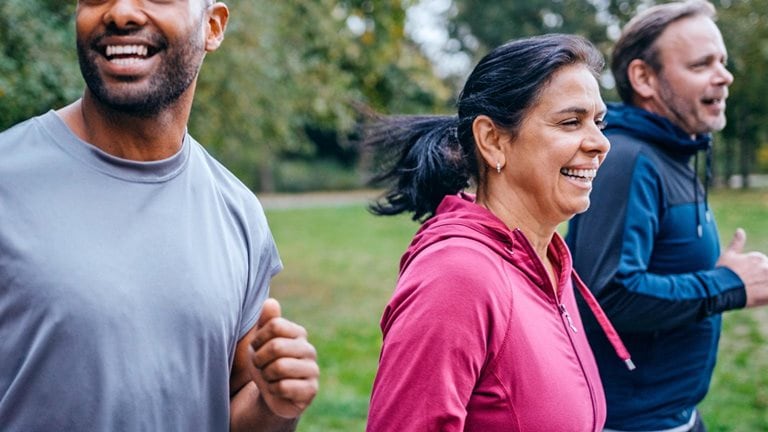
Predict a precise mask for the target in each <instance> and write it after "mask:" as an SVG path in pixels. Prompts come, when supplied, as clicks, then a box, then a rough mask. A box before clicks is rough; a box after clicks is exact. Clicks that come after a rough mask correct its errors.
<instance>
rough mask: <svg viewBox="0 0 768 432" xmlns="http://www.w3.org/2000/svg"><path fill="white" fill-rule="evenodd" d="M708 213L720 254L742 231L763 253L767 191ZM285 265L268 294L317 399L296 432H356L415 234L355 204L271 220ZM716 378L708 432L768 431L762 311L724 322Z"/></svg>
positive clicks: (727, 198) (733, 195) (723, 195)
mask: <svg viewBox="0 0 768 432" xmlns="http://www.w3.org/2000/svg"><path fill="white" fill-rule="evenodd" d="M710 203H711V206H712V208H713V209H714V212H715V215H716V217H717V220H718V224H719V226H720V231H721V235H722V236H723V239H722V240H723V244H724V245H726V244H727V243H728V242H729V241H730V237H731V235H732V233H733V231H734V229H735V228H736V227H738V226H741V227H743V228H745V229H746V230H747V235H748V240H747V247H748V248H749V249H757V250H761V251H768V191H750V192H735V191H716V192H714V193H712V195H711V197H710ZM267 216H268V218H269V221H270V225H271V227H272V231H273V233H274V236H275V239H276V241H277V243H278V247H279V249H280V252H281V256H282V258H283V262H284V264H285V271H284V272H283V273H281V274H280V275H278V276H277V277H276V278H275V280H274V281H273V284H272V289H273V296H275V297H276V298H278V299H279V300H280V301H281V303H282V305H283V311H284V314H285V315H286V316H287V317H289V318H291V319H294V320H296V321H298V322H300V323H301V324H302V325H304V326H306V327H307V329H308V330H309V331H310V338H311V341H312V342H313V343H314V345H315V346H316V347H317V350H318V355H319V362H320V367H321V369H322V375H321V383H320V385H321V388H320V393H319V395H318V396H317V398H316V399H315V402H314V403H313V404H312V406H311V407H310V409H309V410H308V411H307V412H306V413H305V415H304V418H303V420H302V422H301V424H300V425H299V431H303V432H307V431H323V432H326V431H362V430H364V428H365V418H366V413H367V409H368V398H369V395H370V390H371V383H372V381H373V377H374V374H375V370H376V364H377V361H378V354H379V347H380V344H381V333H380V331H379V326H378V323H379V318H380V317H381V312H382V310H383V308H384V305H385V304H386V302H387V300H388V299H389V296H390V293H391V292H392V288H393V287H394V284H395V280H396V277H397V265H398V260H399V258H400V255H401V254H402V252H403V251H404V249H405V248H406V246H407V245H408V243H409V241H410V238H411V236H412V235H413V233H414V232H415V230H416V229H417V228H418V225H417V224H416V223H415V222H412V221H411V220H410V219H408V218H407V217H394V218H384V217H374V216H372V215H370V214H369V213H368V212H367V211H366V210H365V208H364V206H363V205H362V204H344V205H341V206H338V207H317V208H297V209H279V210H278V209H274V210H268V211H267ZM724 322H725V331H724V333H723V336H722V339H721V350H720V354H719V358H718V366H717V371H716V374H715V377H714V380H713V383H712V388H711V391H710V394H709V396H708V397H707V399H706V401H705V402H704V404H703V405H702V407H701V409H702V411H703V415H704V417H705V420H706V422H707V424H708V427H709V430H710V431H713V432H716V431H768V343H766V342H767V341H766V339H767V338H768V308H766V310H749V311H736V312H730V313H728V314H726V316H725V319H724Z"/></svg>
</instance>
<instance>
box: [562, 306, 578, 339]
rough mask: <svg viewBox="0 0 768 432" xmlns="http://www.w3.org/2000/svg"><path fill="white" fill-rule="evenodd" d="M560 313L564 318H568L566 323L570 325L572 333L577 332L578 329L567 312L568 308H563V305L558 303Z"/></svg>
mask: <svg viewBox="0 0 768 432" xmlns="http://www.w3.org/2000/svg"><path fill="white" fill-rule="evenodd" d="M559 306H560V314H561V315H563V316H564V317H565V319H566V320H568V325H569V326H570V327H571V330H573V332H574V333H578V332H579V330H578V329H577V328H576V326H575V325H573V320H571V314H569V313H568V309H566V308H565V305H564V304H562V303H560V305H559Z"/></svg>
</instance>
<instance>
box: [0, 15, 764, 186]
mask: <svg viewBox="0 0 768 432" xmlns="http://www.w3.org/2000/svg"><path fill="white" fill-rule="evenodd" d="M75 3H76V2H74V1H73V2H61V1H58V0H3V1H2V2H0V130H2V129H5V128H7V127H9V126H11V125H12V124H14V123H16V122H18V121H20V120H23V119H25V118H27V117H29V116H32V115H36V114H40V113H42V112H45V111H47V110H48V109H51V108H58V107H60V106H63V105H65V104H66V103H68V102H70V101H71V100H74V99H75V98H77V97H78V96H79V95H80V94H81V93H82V86H83V84H82V79H81V78H80V73H79V70H78V66H77V59H76V54H75V49H74V30H73V20H72V17H73V12H74V8H75ZM226 3H227V4H228V5H229V7H230V10H231V18H230V26H229V28H228V31H227V35H226V40H225V42H224V45H223V46H222V48H221V49H220V50H218V51H216V52H214V53H212V54H210V55H209V57H208V59H207V60H206V62H205V64H204V66H203V71H202V73H201V77H200V82H199V85H198V94H197V98H196V101H195V106H194V108H193V113H192V118H191V120H190V125H189V127H190V131H191V132H192V134H193V135H194V136H195V137H197V138H198V139H199V140H200V141H201V142H202V143H203V144H204V145H206V147H207V148H208V149H209V150H210V151H211V153H213V154H214V155H216V156H217V157H218V158H219V159H221V160H222V161H223V162H224V163H225V164H226V165H227V166H229V167H230V168H231V169H232V170H233V171H234V172H235V173H236V174H237V175H238V176H239V177H240V178H241V179H243V181H244V182H245V183H246V184H248V185H249V186H251V187H252V188H253V189H254V190H257V191H302V190H317V189H349V188H355V187H360V186H363V185H364V180H365V178H366V171H367V170H366V168H367V164H368V158H367V157H366V154H365V152H363V151H361V149H360V148H359V147H358V146H357V144H356V142H357V141H356V138H358V133H359V124H360V121H361V120H362V119H363V117H364V116H365V115H368V114H372V113H383V114H388V113H437V112H441V113H444V112H452V110H453V101H454V99H455V95H456V94H457V92H458V90H459V89H460V86H461V84H462V83H463V79H464V77H465V74H466V73H468V71H469V70H468V67H471V65H472V64H474V62H475V61H476V60H477V59H479V57H480V56H482V55H483V54H485V53H486V52H487V51H488V49H490V48H492V47H494V46H497V45H499V44H501V43H503V42H504V41H506V40H509V39H512V38H515V37H520V36H527V35H534V34H541V33H547V32H566V33H578V34H582V35H584V36H586V37H588V38H589V39H590V40H592V41H593V42H595V44H596V45H598V47H600V48H601V49H602V50H603V51H604V52H605V53H606V55H608V54H609V53H610V47H611V44H612V43H613V41H614V40H615V38H616V37H617V36H618V32H619V29H620V26H621V25H622V24H623V23H624V22H626V20H627V19H628V17H630V16H631V15H632V14H633V13H634V12H635V11H636V10H638V8H643V7H647V6H648V5H649V4H652V3H653V2H649V1H644V0H627V1H617V0H551V1H544V0H525V1H523V0H515V1H508V2H488V1H479V0H287V1H280V2H272V1H264V0H229V1H227V2H226ZM428 4H432V6H434V7H433V9H434V10H438V11H439V12H438V15H439V16H438V17H437V18H439V19H438V20H437V21H435V22H437V23H438V26H439V28H435V29H432V31H433V33H436V34H439V35H442V37H437V38H435V37H432V38H431V39H430V41H429V42H425V41H424V38H417V37H414V34H416V33H418V32H419V31H424V30H425V29H424V28H421V27H423V26H426V25H427V23H423V22H421V21H418V20H414V18H413V17H414V15H413V14H412V12H413V11H414V10H415V8H422V9H423V7H424V5H428ZM435 5H436V6H435ZM715 5H716V6H717V7H718V10H719V21H718V24H719V26H720V28H721V30H722V32H723V35H724V37H725V39H726V44H727V46H728V48H729V55H730V60H729V66H730V69H731V71H732V72H733V73H734V75H735V81H734V84H733V86H732V87H731V97H730V98H729V101H728V119H729V120H728V126H727V128H726V129H725V130H724V131H723V132H722V134H721V136H719V137H718V140H717V143H716V146H715V152H716V154H715V155H716V161H717V164H716V167H715V168H716V169H715V174H716V176H717V178H718V179H719V183H721V184H722V183H725V181H726V179H729V178H731V177H732V176H733V175H734V174H737V175H741V176H742V177H741V178H743V179H746V180H747V181H742V182H741V183H740V184H742V185H749V181H748V180H749V178H750V177H748V176H746V174H756V173H764V172H766V171H768V146H766V141H768V122H767V121H766V120H768V117H767V116H768V104H767V103H766V102H765V100H766V96H768V82H767V81H766V79H765V76H766V72H768V0H725V1H715ZM409 16H410V17H411V18H410V19H409ZM441 53H442V55H441ZM457 55H462V56H464V58H466V59H469V61H467V62H465V63H464V66H463V67H461V68H459V69H457V68H456V67H455V65H454V67H453V68H448V67H447V65H448V63H450V62H451V61H452V60H451V59H452V58H455V56H457ZM602 84H603V86H604V93H603V94H604V97H605V99H606V100H616V99H617V98H616V97H615V93H614V91H613V88H612V80H611V77H610V74H608V73H606V76H605V79H604V80H603V82H602Z"/></svg>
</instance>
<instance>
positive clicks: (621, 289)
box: [566, 104, 746, 431]
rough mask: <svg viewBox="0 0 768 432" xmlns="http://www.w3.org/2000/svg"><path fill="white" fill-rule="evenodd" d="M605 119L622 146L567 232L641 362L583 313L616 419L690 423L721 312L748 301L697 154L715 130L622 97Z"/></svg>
mask: <svg viewBox="0 0 768 432" xmlns="http://www.w3.org/2000/svg"><path fill="white" fill-rule="evenodd" d="M606 122H607V127H606V130H605V134H606V136H608V138H609V140H610V141H611V151H610V152H609V153H608V156H607V157H606V159H605V162H604V163H603V166H602V167H601V168H600V170H599V171H598V175H597V178H596V179H595V181H594V183H593V190H592V195H591V205H590V208H589V210H588V211H587V212H585V213H583V214H581V215H577V216H576V217H575V218H573V219H572V220H571V222H570V224H569V227H568V234H567V237H566V241H567V243H568V246H569V247H570V249H571V252H572V254H573V262H574V268H575V269H576V271H577V272H578V273H579V274H580V275H581V276H582V278H583V279H584V281H585V282H586V284H587V286H589V287H590V289H591V290H592V292H594V294H595V297H597V299H598V300H599V301H600V304H601V305H602V307H603V309H604V310H605V312H606V313H607V314H608V316H609V318H610V319H611V321H612V322H613V324H614V325H615V326H616V329H617V330H618V331H619V334H620V335H621V337H622V339H623V340H624V342H625V343H626V345H627V348H628V349H629V351H630V353H631V354H632V358H633V360H634V361H635V364H636V365H637V370H635V371H632V372H629V371H627V369H626V367H624V365H623V364H622V363H621V362H620V361H618V360H617V359H616V355H615V354H614V353H613V350H612V348H611V346H610V344H609V342H608V340H607V339H606V338H605V336H604V335H603V334H602V332H600V331H599V328H598V327H597V325H596V324H595V323H594V322H592V323H590V322H589V321H588V318H589V317H590V316H591V315H590V314H586V313H585V314H582V315H583V316H585V326H586V327H587V331H588V336H589V339H590V343H591V345H592V348H593V351H594V354H595V357H596V359H597V363H598V366H599V368H600V375H601V377H602V380H603V383H604V386H605V392H606V400H607V403H608V419H607V421H606V427H607V428H610V429H618V430H626V431H636V430H663V429H668V428H672V427H676V426H679V425H681V424H685V423H686V422H687V421H688V420H689V419H690V418H691V415H692V413H693V410H694V409H695V407H696V405H697V404H698V403H699V402H700V401H701V400H702V399H703V398H704V396H705V395H706V392H707V389H708V387H709V382H710V378H711V376H712V371H713V369H714V366H715V358H716V355H717V344H718V340H719V337H720V325H721V320H720V313H721V312H723V311H726V310H729V309H736V308H741V307H743V306H744V304H745V303H746V293H745V291H744V285H743V283H742V281H741V280H740V279H739V277H738V276H737V275H736V274H735V273H733V272H732V271H731V270H730V269H727V268H725V267H718V268H715V262H716V261H717V259H718V257H719V255H720V244H719V239H718V232H717V226H716V224H715V221H714V218H713V217H712V215H711V213H710V211H709V209H708V206H707V203H706V194H705V191H704V189H703V187H702V185H701V182H700V181H699V179H698V178H697V176H696V172H695V169H694V168H695V167H694V166H693V165H694V164H692V163H691V159H692V158H693V156H694V155H696V154H697V152H699V151H700V150H708V149H709V146H710V143H711V138H710V136H709V135H703V136H698V137H695V138H691V137H690V136H689V135H687V134H686V133H685V132H684V131H682V130H681V129H679V128H678V127H676V126H675V125H673V124H672V123H671V122H670V121H668V120H667V119H665V118H663V117H661V116H658V115H655V114H652V113H650V112H648V111H645V110H642V109H639V108H635V107H631V106H627V105H622V104H609V109H608V114H607V116H606ZM582 306H583V304H582Z"/></svg>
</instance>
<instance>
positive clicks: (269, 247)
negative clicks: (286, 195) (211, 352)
mask: <svg viewBox="0 0 768 432" xmlns="http://www.w3.org/2000/svg"><path fill="white" fill-rule="evenodd" d="M256 214H257V217H256V218H255V220H254V221H253V225H252V227H251V231H250V238H249V244H248V253H249V257H248V260H249V266H248V275H247V285H246V287H245V293H244V295H243V304H242V312H241V317H242V319H241V324H240V327H239V329H238V335H237V338H238V340H239V339H241V338H242V337H243V336H245V334H246V333H248V330H250V329H251V328H252V327H253V326H254V325H255V324H256V321H257V320H258V318H259V314H260V313H261V307H262V306H263V305H264V300H266V299H267V297H268V296H269V283H270V281H271V280H272V278H273V277H274V276H275V275H276V274H278V273H279V272H280V271H281V270H282V269H283V263H282V261H280V255H279V253H278V251H277V245H276V244H275V240H274V238H273V237H272V232H271V231H270V229H269V225H268V223H267V218H266V216H265V215H264V212H263V210H262V209H261V207H260V206H259V208H258V212H256Z"/></svg>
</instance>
